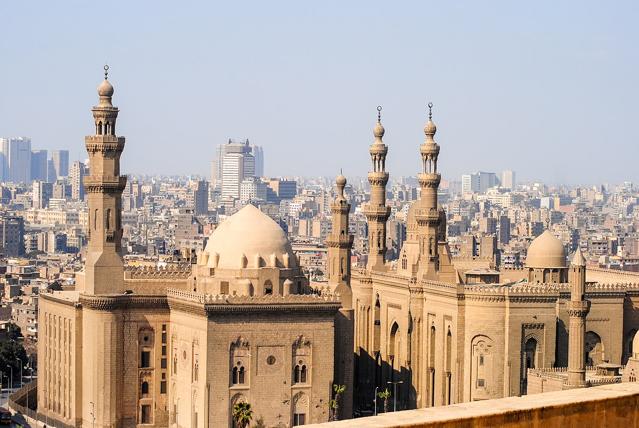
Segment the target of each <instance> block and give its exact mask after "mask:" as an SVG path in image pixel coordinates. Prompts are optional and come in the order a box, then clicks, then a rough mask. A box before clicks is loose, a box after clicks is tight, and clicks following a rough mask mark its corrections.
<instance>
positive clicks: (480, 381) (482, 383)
mask: <svg viewBox="0 0 639 428" xmlns="http://www.w3.org/2000/svg"><path fill="white" fill-rule="evenodd" d="M485 385H486V381H485V380H484V379H477V388H483V387H484V386H485Z"/></svg>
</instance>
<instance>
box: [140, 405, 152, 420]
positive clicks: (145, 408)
mask: <svg viewBox="0 0 639 428" xmlns="http://www.w3.org/2000/svg"><path fill="white" fill-rule="evenodd" d="M140 413H141V414H140V422H141V423H143V424H150V423H151V405H149V404H143V405H142V411H141V412H140Z"/></svg>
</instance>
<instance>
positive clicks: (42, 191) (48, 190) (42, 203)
mask: <svg viewBox="0 0 639 428" xmlns="http://www.w3.org/2000/svg"><path fill="white" fill-rule="evenodd" d="M31 186H32V188H33V195H32V197H33V208H36V209H42V208H47V207H48V206H49V199H51V197H52V196H53V184H52V183H47V182H45V181H34V182H33V184H32V185H31Z"/></svg>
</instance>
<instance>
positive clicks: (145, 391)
mask: <svg viewBox="0 0 639 428" xmlns="http://www.w3.org/2000/svg"><path fill="white" fill-rule="evenodd" d="M140 392H141V394H142V395H146V394H148V393H149V383H148V382H146V381H144V382H142V387H141V388H140Z"/></svg>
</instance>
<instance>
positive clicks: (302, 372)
mask: <svg viewBox="0 0 639 428" xmlns="http://www.w3.org/2000/svg"><path fill="white" fill-rule="evenodd" d="M300 383H306V365H303V366H302V369H301V370H300Z"/></svg>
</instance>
